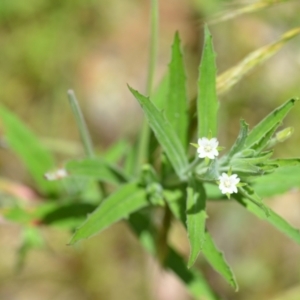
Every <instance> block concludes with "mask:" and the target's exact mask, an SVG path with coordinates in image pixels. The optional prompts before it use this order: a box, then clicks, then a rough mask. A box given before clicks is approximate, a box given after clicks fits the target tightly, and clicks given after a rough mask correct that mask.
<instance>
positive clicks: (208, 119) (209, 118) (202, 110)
mask: <svg viewBox="0 0 300 300" xmlns="http://www.w3.org/2000/svg"><path fill="white" fill-rule="evenodd" d="M217 111H218V102H217V94H216V64H215V53H214V49H213V44H212V36H211V34H210V32H209V30H208V28H207V27H205V40H204V49H203V53H202V59H201V64H200V67H199V79H198V97H197V115H198V135H199V137H208V136H209V135H210V134H211V135H212V136H216V135H217Z"/></svg>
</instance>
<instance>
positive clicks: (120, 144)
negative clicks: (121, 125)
mask: <svg viewBox="0 0 300 300" xmlns="http://www.w3.org/2000/svg"><path fill="white" fill-rule="evenodd" d="M129 147H130V146H129V143H128V142H127V141H125V140H119V141H117V142H116V143H114V144H113V145H112V146H111V147H109V149H108V150H107V151H105V154H104V159H105V161H107V162H109V163H112V164H115V163H117V162H118V161H119V160H120V159H121V158H122V157H124V155H125V154H126V153H127V152H128V151H129Z"/></svg>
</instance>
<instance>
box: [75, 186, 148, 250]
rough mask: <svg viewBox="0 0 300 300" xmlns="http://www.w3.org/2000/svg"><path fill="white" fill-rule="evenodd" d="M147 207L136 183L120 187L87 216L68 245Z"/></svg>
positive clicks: (144, 194) (140, 189)
mask: <svg viewBox="0 0 300 300" xmlns="http://www.w3.org/2000/svg"><path fill="white" fill-rule="evenodd" d="M147 205H149V202H148V200H147V197H146V192H145V191H144V189H142V188H140V187H139V186H138V184H137V183H136V182H133V183H128V184H125V185H123V186H121V187H120V188H119V189H118V190H117V191H116V192H115V193H113V194H111V195H110V196H109V197H108V198H107V199H105V201H103V202H102V203H101V204H100V205H99V207H98V208H97V209H96V210H95V211H94V212H93V213H92V214H90V215H89V216H88V218H87V220H86V221H85V222H84V223H83V224H82V226H81V227H79V228H78V229H77V230H76V232H75V234H74V236H73V237H72V239H71V241H70V244H74V243H76V242H78V241H80V240H82V239H86V238H89V237H91V236H93V235H95V234H97V233H99V232H101V231H102V230H104V229H105V228H107V227H108V226H110V225H112V224H114V223H115V222H117V221H119V220H121V219H123V218H127V217H128V216H129V215H130V214H131V213H133V212H135V211H137V210H138V209H140V208H142V207H145V206H147Z"/></svg>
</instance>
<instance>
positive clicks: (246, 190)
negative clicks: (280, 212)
mask: <svg viewBox="0 0 300 300" xmlns="http://www.w3.org/2000/svg"><path fill="white" fill-rule="evenodd" d="M239 192H240V193H241V194H242V195H243V196H244V197H246V198H247V199H248V200H250V201H251V202H252V203H254V204H256V205H257V206H258V207H259V208H261V209H262V210H263V211H264V212H265V214H266V216H267V217H268V216H269V214H270V212H269V208H268V207H267V206H265V205H264V204H263V202H262V199H261V198H260V197H259V196H258V194H257V193H256V192H255V191H254V190H253V188H252V187H250V186H248V185H246V186H243V187H239Z"/></svg>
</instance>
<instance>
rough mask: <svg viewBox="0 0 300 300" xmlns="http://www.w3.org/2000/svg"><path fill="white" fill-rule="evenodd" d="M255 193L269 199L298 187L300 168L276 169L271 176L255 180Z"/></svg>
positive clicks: (296, 166) (299, 183)
mask: <svg viewBox="0 0 300 300" xmlns="http://www.w3.org/2000/svg"><path fill="white" fill-rule="evenodd" d="M253 183H254V189H255V191H256V192H257V193H258V194H259V195H261V197H271V196H274V195H280V194H283V193H285V192H288V191H290V190H292V189H295V188H299V187H300V167H299V166H298V165H295V166H286V167H281V168H278V169H276V170H275V171H274V172H273V173H272V174H268V175H265V176H261V177H258V178H255V180H254V181H253Z"/></svg>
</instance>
